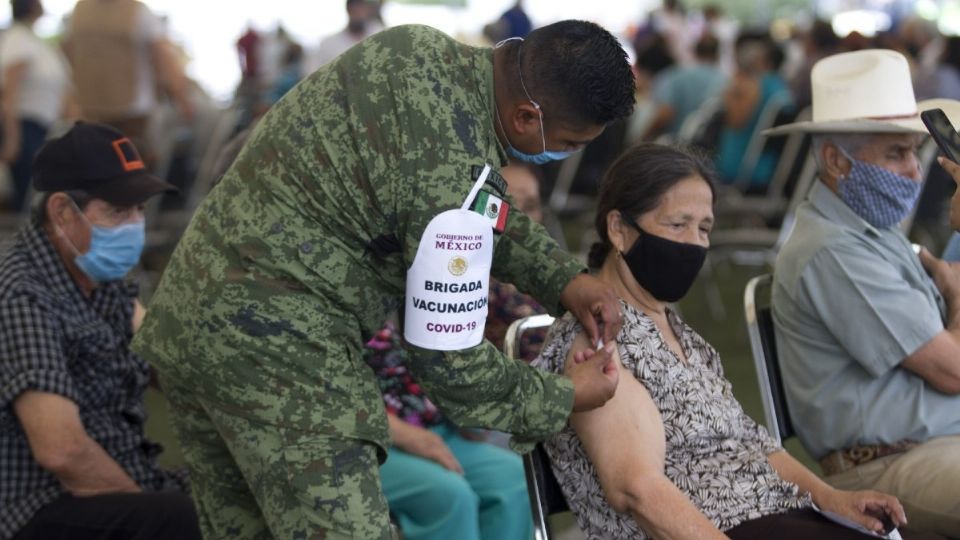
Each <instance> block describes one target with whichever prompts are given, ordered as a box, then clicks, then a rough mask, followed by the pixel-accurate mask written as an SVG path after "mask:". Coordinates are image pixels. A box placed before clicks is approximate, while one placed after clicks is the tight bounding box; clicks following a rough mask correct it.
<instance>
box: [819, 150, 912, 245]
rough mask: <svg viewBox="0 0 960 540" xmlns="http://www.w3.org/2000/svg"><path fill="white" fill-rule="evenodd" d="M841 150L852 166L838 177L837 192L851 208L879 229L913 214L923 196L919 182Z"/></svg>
mask: <svg viewBox="0 0 960 540" xmlns="http://www.w3.org/2000/svg"><path fill="white" fill-rule="evenodd" d="M840 151H841V152H842V153H843V155H844V156H846V158H847V159H849V160H850V163H852V167H851V168H850V174H848V175H847V176H845V177H841V178H840V179H839V181H838V183H837V192H838V195H839V196H840V199H841V200H842V201H843V202H845V203H846V204H847V206H849V207H850V209H851V210H853V211H854V212H855V213H856V214H857V215H858V216H860V217H861V218H863V219H864V221H866V222H867V223H869V224H870V225H873V226H874V227H876V228H878V229H885V228H887V227H891V226H893V225H896V224H897V223H900V222H901V221H903V220H904V219H905V218H906V217H907V216H908V215H910V211H911V210H913V206H914V205H915V204H916V203H917V198H918V197H920V189H921V187H923V186H922V185H921V183H920V182H915V181H913V180H911V179H910V178H907V177H905V176H900V175H899V174H896V173H894V172H891V171H888V170H887V169H884V168H883V167H880V166H878V165H873V164H871V163H866V162H864V161H860V160H857V159H854V158H853V157H852V156H851V155H850V154H849V153H848V152H847V151H846V150H844V149H842V148H841V149H840Z"/></svg>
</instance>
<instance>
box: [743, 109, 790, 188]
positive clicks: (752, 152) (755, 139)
mask: <svg viewBox="0 0 960 540" xmlns="http://www.w3.org/2000/svg"><path fill="white" fill-rule="evenodd" d="M792 105H793V102H792V99H791V98H790V94H789V93H788V92H779V93H776V94H774V95H773V96H771V97H770V100H769V101H767V103H765V104H764V106H763V109H761V110H760V114H759V116H758V117H757V125H756V126H755V127H754V130H753V133H752V134H751V135H750V142H749V143H747V148H746V150H744V152H743V157H742V158H741V159H740V168H739V169H738V170H737V178H736V180H735V181H734V185H736V186H737V187H739V188H740V189H743V190H745V189H746V188H747V187H749V185H750V179H751V178H752V177H753V169H754V168H756V166H757V163H759V161H760V157H761V155H762V154H763V150H764V149H765V148H766V147H767V143H768V142H769V141H768V137H766V136H764V135H761V132H762V131H763V130H765V129H768V128H772V127H773V126H774V125H775V124H776V122H777V118H779V117H780V115H781V114H782V113H784V111H786V110H787V109H789V108H790V107H792Z"/></svg>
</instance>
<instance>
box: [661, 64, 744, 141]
mask: <svg viewBox="0 0 960 540" xmlns="http://www.w3.org/2000/svg"><path fill="white" fill-rule="evenodd" d="M726 85H727V76H726V75H724V74H723V71H721V70H720V68H718V67H716V66H713V65H710V64H693V65H690V66H675V67H671V68H667V69H666V70H665V71H664V73H663V74H662V75H661V76H659V77H657V81H656V82H655V83H654V89H653V100H654V101H655V102H657V103H660V104H665V105H669V106H670V108H671V109H673V118H672V119H671V120H670V125H669V126H668V127H667V129H666V131H667V133H670V134H672V135H676V134H677V133H679V131H680V127H681V126H683V122H684V121H685V120H686V119H687V117H688V116H690V114H692V113H693V112H694V111H696V110H697V109H699V108H700V106H701V105H703V104H704V102H706V101H707V100H708V99H710V98H712V97H716V96H719V95H720V94H721V93H722V92H723V89H724V88H725V87H726Z"/></svg>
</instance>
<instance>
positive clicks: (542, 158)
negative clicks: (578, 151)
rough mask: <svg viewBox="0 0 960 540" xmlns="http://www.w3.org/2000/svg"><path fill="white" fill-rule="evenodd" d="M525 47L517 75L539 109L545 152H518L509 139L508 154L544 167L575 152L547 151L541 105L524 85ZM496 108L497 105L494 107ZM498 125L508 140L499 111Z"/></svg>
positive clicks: (526, 93)
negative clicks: (523, 59)
mask: <svg viewBox="0 0 960 540" xmlns="http://www.w3.org/2000/svg"><path fill="white" fill-rule="evenodd" d="M513 40H519V41H523V38H510V39H505V40H503V41H501V42H500V43H497V44H496V45H495V46H494V48H497V47H500V46H501V45H503V44H504V43H506V42H508V41H513ZM522 47H523V45H520V46H519V47H517V74H518V75H519V76H520V87H521V88H523V94H524V95H525V96H527V101H529V102H530V103H531V104H532V105H533V106H534V108H536V109H537V114H538V115H539V117H540V142H541V143H542V144H543V152H540V153H539V154H525V153H523V152H521V151H520V150H517V149H516V148H514V147H513V144H511V143H510V141H509V139H508V140H507V154H510V156H511V157H513V158H516V159H519V160H520V161H524V162H526V163H532V164H534V165H543V164H544V163H548V162H550V161H560V160H563V159H566V158H568V157H570V155H571V154H574V153H575V152H558V151H553V150H547V139H546V136H545V135H544V131H543V110H541V109H540V104H539V103H537V102H536V101H534V100H533V98H531V97H530V93H529V92H527V85H525V84H524V83H523V71H522V70H521V69H520V49H521V48H522ZM494 107H496V105H494ZM497 123H498V124H500V130H501V131H503V136H504V138H506V136H507V132H506V130H505V129H503V121H501V120H500V111H499V110H497Z"/></svg>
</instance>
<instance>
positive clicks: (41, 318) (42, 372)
mask: <svg viewBox="0 0 960 540" xmlns="http://www.w3.org/2000/svg"><path fill="white" fill-rule="evenodd" d="M63 344H64V335H63V328H62V325H61V324H60V321H59V320H58V319H57V318H56V317H55V316H53V315H52V314H51V313H50V312H49V311H48V310H47V309H45V307H43V306H42V305H41V303H40V302H38V301H37V300H36V298H34V297H33V296H32V295H30V294H20V295H16V296H14V297H12V298H8V299H4V300H3V301H2V302H0V381H2V382H0V406H2V407H8V406H11V405H12V404H13V401H14V400H15V399H16V398H17V397H18V396H19V395H20V394H22V393H23V392H25V391H28V390H35V391H39V392H49V393H53V394H58V395H61V396H63V397H66V398H67V399H70V400H72V401H75V402H76V401H78V397H79V394H78V392H77V389H76V386H75V385H74V381H73V378H72V377H71V375H70V373H69V371H68V369H67V362H66V358H67V355H66V354H65V353H66V351H65V350H64V346H63Z"/></svg>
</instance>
